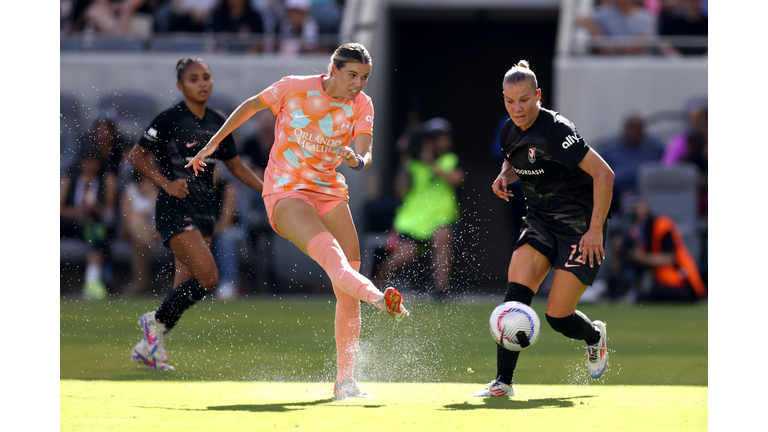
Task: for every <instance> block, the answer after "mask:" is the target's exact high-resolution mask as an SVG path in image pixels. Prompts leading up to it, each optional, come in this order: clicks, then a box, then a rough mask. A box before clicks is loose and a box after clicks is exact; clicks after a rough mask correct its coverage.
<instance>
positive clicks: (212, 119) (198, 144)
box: [138, 101, 237, 214]
mask: <svg viewBox="0 0 768 432" xmlns="http://www.w3.org/2000/svg"><path fill="white" fill-rule="evenodd" d="M225 120H226V119H225V118H224V117H223V116H222V115H221V114H219V113H217V112H215V111H213V110H212V109H210V108H206V109H205V115H204V116H203V118H202V119H200V118H197V116H195V115H194V114H192V112H191V111H190V110H189V108H187V105H186V104H185V103H184V102H183V101H182V102H181V103H179V104H178V105H176V106H174V107H172V108H170V109H168V110H166V111H164V112H162V113H160V115H158V116H157V117H155V119H154V120H152V123H151V124H150V126H149V127H148V128H147V130H146V131H144V135H143V136H142V137H141V138H140V139H139V142H138V144H139V145H141V146H142V147H144V148H146V149H148V150H150V151H152V152H153V153H154V154H155V155H156V156H157V158H158V162H159V164H160V169H161V171H162V173H163V175H164V176H165V177H167V178H168V179H170V180H176V179H179V178H186V179H187V188H188V189H189V194H188V195H187V196H186V197H185V198H184V199H183V200H176V201H180V204H182V205H184V206H185V207H187V208H188V209H189V210H190V211H194V212H195V213H198V212H199V211H200V210H203V209H204V210H203V211H204V213H206V214H207V213H210V209H211V208H212V206H213V204H214V196H215V188H214V185H213V168H214V165H215V163H214V162H215V159H219V160H222V161H226V160H229V159H232V158H233V157H235V156H237V149H236V147H235V142H234V140H233V139H232V137H231V136H227V137H226V138H224V140H222V142H221V143H220V144H219V146H218V147H217V148H216V151H214V152H213V154H211V155H210V156H209V157H207V158H205V163H206V164H207V165H208V166H207V167H206V169H205V171H202V172H198V174H197V175H195V173H194V171H193V169H192V168H191V167H190V168H184V166H185V165H186V164H188V163H189V161H191V160H192V158H194V157H195V155H197V153H198V152H199V151H200V149H202V148H203V146H205V145H206V144H207V143H208V141H209V140H210V139H211V137H213V135H214V134H215V133H216V132H217V131H218V130H219V128H220V127H221V126H222V125H223V124H224V121H225ZM174 200H175V198H173V197H171V196H169V195H168V194H166V193H165V191H163V190H161V191H160V193H159V195H158V202H160V201H169V202H172V201H174Z"/></svg>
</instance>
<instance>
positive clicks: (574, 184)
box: [500, 108, 594, 234]
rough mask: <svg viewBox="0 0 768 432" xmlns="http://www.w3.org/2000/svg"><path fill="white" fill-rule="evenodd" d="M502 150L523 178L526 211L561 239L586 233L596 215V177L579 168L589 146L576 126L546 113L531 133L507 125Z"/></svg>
mask: <svg viewBox="0 0 768 432" xmlns="http://www.w3.org/2000/svg"><path fill="white" fill-rule="evenodd" d="M500 144H501V151H502V152H503V153H504V157H505V159H506V160H507V161H508V162H509V163H510V164H511V165H512V167H513V168H514V169H515V173H516V174H517V175H518V177H520V187H521V188H522V190H523V195H524V196H525V203H526V207H527V212H528V214H529V215H532V216H534V217H536V218H538V219H540V220H542V221H544V222H546V223H547V224H548V225H551V227H552V228H553V229H555V230H556V231H558V232H560V233H561V234H573V233H579V234H583V233H585V232H586V231H587V229H588V228H589V220H590V218H591V216H592V207H593V205H594V199H593V180H592V176H590V175H589V174H587V173H586V172H584V171H583V170H582V169H581V168H579V166H578V164H579V162H581V160H582V159H583V158H584V156H586V155H587V152H588V151H589V149H590V147H589V145H588V144H587V143H586V142H585V141H584V139H583V138H582V137H581V136H579V133H578V132H577V131H576V128H575V127H574V125H573V123H571V122H570V121H569V120H568V119H566V118H565V117H563V116H562V115H560V114H559V113H557V112H555V111H551V110H548V109H545V108H541V109H540V110H539V115H538V116H537V117H536V120H535V121H534V122H533V124H532V125H531V127H529V128H528V129H527V130H525V131H524V130H522V129H520V128H519V127H517V126H516V125H515V124H514V123H513V122H512V120H511V119H510V120H507V122H506V124H505V125H504V127H503V129H502V131H501V143H500Z"/></svg>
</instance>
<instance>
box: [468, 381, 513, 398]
mask: <svg viewBox="0 0 768 432" xmlns="http://www.w3.org/2000/svg"><path fill="white" fill-rule="evenodd" d="M512 384H514V383H512ZM512 384H505V383H503V382H501V381H499V379H498V378H496V379H495V380H493V381H491V383H490V384H488V387H486V388H484V389H483V390H480V391H479V392H477V393H475V394H473V395H472V397H510V396H514V395H515V388H514V387H513V386H512Z"/></svg>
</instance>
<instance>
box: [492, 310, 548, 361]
mask: <svg viewBox="0 0 768 432" xmlns="http://www.w3.org/2000/svg"><path fill="white" fill-rule="evenodd" d="M489 324H490V327H491V334H492V335H493V339H494V340H495V341H496V343H497V344H499V346H501V347H502V348H506V349H508V350H510V351H522V350H524V349H528V348H530V347H531V346H533V344H535V343H536V341H537V340H539V336H540V335H541V321H540V320H539V316H538V315H537V314H536V311H534V310H533V309H532V308H531V307H530V306H528V305H526V304H524V303H520V302H516V301H509V302H505V303H502V304H500V305H498V306H496V309H494V310H493V312H492V313H491V319H490V323H489Z"/></svg>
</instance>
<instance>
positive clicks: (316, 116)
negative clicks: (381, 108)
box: [259, 75, 373, 198]
mask: <svg viewBox="0 0 768 432" xmlns="http://www.w3.org/2000/svg"><path fill="white" fill-rule="evenodd" d="M325 76H326V75H311V76H287V77H285V78H283V79H282V80H280V81H278V82H276V83H274V84H272V85H271V86H270V87H268V88H267V89H266V90H264V91H263V92H261V93H260V94H259V97H260V98H261V101H262V102H264V104H265V105H267V106H268V107H270V109H272V112H274V113H275V115H276V116H277V122H276V123H275V142H274V144H272V150H271V151H270V153H269V164H268V165H267V169H266V171H265V172H264V191H263V193H262V195H268V194H271V193H277V192H284V191H289V190H312V191H315V192H320V193H325V194H330V195H334V196H338V197H342V198H347V197H348V187H347V184H346V182H345V179H344V176H343V175H342V174H341V173H338V172H336V167H338V166H339V164H341V158H340V157H339V149H340V148H341V146H348V145H350V143H351V142H352V140H353V139H354V138H355V137H357V136H358V135H360V134H361V133H367V134H371V135H373V103H372V102H371V98H370V97H369V96H368V95H366V94H365V93H363V92H360V94H359V95H357V97H356V98H355V99H354V100H349V99H334V98H332V97H330V96H328V95H327V94H326V93H325V91H324V90H323V86H322V79H323V77H325Z"/></svg>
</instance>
